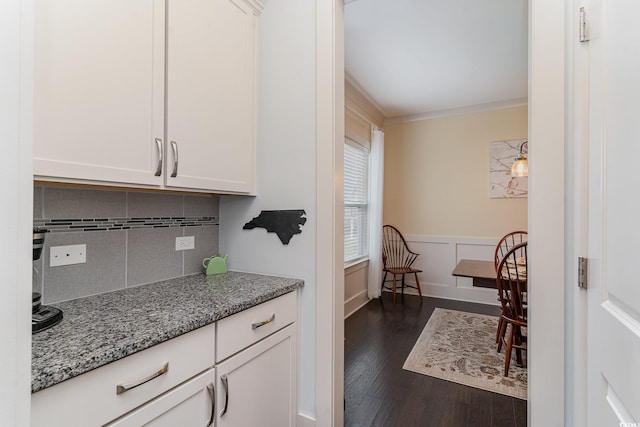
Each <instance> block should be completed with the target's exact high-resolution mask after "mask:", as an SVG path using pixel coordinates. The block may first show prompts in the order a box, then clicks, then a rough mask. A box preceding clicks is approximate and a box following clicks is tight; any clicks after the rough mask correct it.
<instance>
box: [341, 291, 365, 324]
mask: <svg viewBox="0 0 640 427" xmlns="http://www.w3.org/2000/svg"><path fill="white" fill-rule="evenodd" d="M365 296H366V295H365ZM369 301H371V300H370V299H369V297H368V296H366V298H364V299H363V300H362V302H361V303H360V304H359V305H357V306H356V307H354V308H353V310H351V311H349V312H348V313H347V314H345V316H344V318H345V319H346V318H347V317H349V316H351V315H352V314H353V313H355V312H356V311H358V310H360V309H361V308H362V307H364V306H365V305H367V303H368V302H369ZM346 307H347V304H346V303H345V308H346ZM345 312H346V310H345Z"/></svg>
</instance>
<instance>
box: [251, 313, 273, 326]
mask: <svg viewBox="0 0 640 427" xmlns="http://www.w3.org/2000/svg"><path fill="white" fill-rule="evenodd" d="M274 320H276V314H275V313H273V314H272V315H271V317H270V318H268V319H267V320H263V321H262V322H256V323H252V324H251V329H258V328H259V327H260V326H264V325H268V324H269V323H271V322H273V321H274Z"/></svg>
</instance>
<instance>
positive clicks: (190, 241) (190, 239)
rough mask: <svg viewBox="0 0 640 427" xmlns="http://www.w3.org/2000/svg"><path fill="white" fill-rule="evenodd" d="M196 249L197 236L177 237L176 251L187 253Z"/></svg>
mask: <svg viewBox="0 0 640 427" xmlns="http://www.w3.org/2000/svg"><path fill="white" fill-rule="evenodd" d="M195 247H196V236H185V237H176V251H186V250H187V249H194V248H195Z"/></svg>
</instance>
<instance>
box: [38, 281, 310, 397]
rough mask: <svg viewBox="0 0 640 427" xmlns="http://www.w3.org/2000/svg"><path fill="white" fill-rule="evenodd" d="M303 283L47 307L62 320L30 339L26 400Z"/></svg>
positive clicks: (127, 293) (201, 285)
mask: <svg viewBox="0 0 640 427" xmlns="http://www.w3.org/2000/svg"><path fill="white" fill-rule="evenodd" d="M303 283H304V282H303V281H302V280H300V279H291V278H283V277H277V276H266V275H260V274H250V273H238V272H233V271H230V272H228V273H226V274H221V275H216V276H205V275H204V274H195V275H191V276H185V277H180V278H177V279H171V280H165V281H162V282H158V283H151V284H147V285H142V286H137V287H133V288H128V289H122V290H118V291H113V292H109V293H105V294H100V295H94V296H90V297H86V298H79V299H76V300H72V301H65V302H61V303H58V304H52V305H53V306H55V307H58V308H60V309H61V310H62V311H63V313H64V319H63V320H62V322H61V323H60V324H58V325H56V326H54V327H52V328H50V329H48V330H46V331H43V332H40V333H37V334H34V335H33V337H32V349H31V359H32V360H31V392H32V393H35V392H37V391H39V390H42V389H44V388H46V387H50V386H52V385H54V384H57V383H59V382H62V381H64V380H67V379H69V378H73V377H75V376H78V375H80V374H83V373H85V372H88V371H90V370H92V369H95V368H98V367H100V366H103V365H106V364H107V363H110V362H113V361H115V360H118V359H121V358H123V357H125V356H128V355H130V354H133V353H135V352H137V351H140V350H144V349H146V348H149V347H151V346H153V345H155V344H159V343H161V342H164V341H167V340H169V339H171V338H175V337H177V336H178V335H182V334H184V333H187V332H190V331H192V330H194V329H197V328H199V327H201V326H205V325H208V324H210V323H213V322H215V321H216V320H220V319H222V318H224V317H227V316H230V315H232V314H234V313H237V312H239V311H242V310H245V309H247V308H251V307H253V306H254V305H257V304H260V303H262V302H264V301H267V300H270V299H273V298H275V297H278V296H280V295H283V294H286V293H288V292H291V291H293V290H295V289H297V288H299V287H301V286H303ZM212 362H213V361H212Z"/></svg>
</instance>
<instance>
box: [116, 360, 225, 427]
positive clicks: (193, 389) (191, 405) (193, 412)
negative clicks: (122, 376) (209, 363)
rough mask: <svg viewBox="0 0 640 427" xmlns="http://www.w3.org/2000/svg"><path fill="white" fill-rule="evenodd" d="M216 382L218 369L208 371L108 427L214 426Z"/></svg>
mask: <svg viewBox="0 0 640 427" xmlns="http://www.w3.org/2000/svg"><path fill="white" fill-rule="evenodd" d="M214 381H215V369H209V370H208V371H206V372H204V373H202V374H200V375H198V376H197V377H195V378H193V379H191V380H189V381H187V382H186V383H184V384H182V385H180V386H178V387H176V388H174V389H173V390H171V391H169V392H167V393H166V394H164V395H162V396H160V397H158V398H156V399H154V400H152V401H151V402H149V403H147V404H146V405H143V406H142V407H140V408H138V409H136V410H135V411H133V412H131V413H129V414H127V415H125V416H124V417H122V418H119V419H118V420H116V421H114V422H112V423H109V424H107V426H109V427H140V426H149V427H175V426H212V425H213V423H214V419H215V406H214V402H215V391H214Z"/></svg>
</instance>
